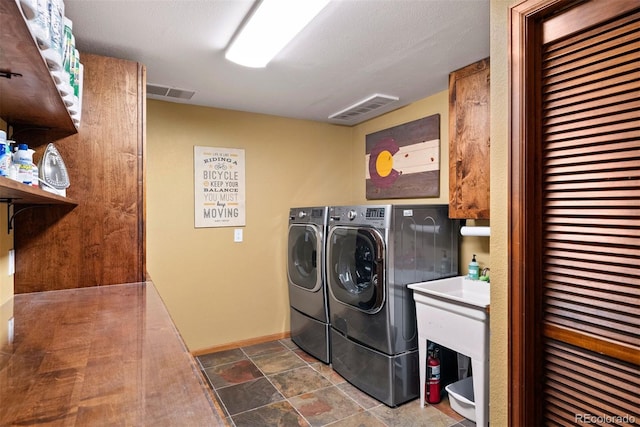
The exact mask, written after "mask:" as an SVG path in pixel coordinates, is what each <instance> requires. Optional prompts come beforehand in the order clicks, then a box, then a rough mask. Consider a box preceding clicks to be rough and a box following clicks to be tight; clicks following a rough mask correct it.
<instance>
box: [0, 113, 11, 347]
mask: <svg viewBox="0 0 640 427" xmlns="http://www.w3.org/2000/svg"><path fill="white" fill-rule="evenodd" d="M0 129H1V130H4V131H6V130H7V124H6V123H5V122H4V121H2V120H0ZM6 224H7V209H6V208H5V207H4V206H2V209H0V227H6ZM3 230H4V231H0V342H3V343H4V342H7V322H8V321H9V319H10V318H11V317H13V276H9V274H8V273H7V272H8V267H9V262H8V261H9V250H10V249H13V232H11V233H7V231H6V230H7V229H6V228H4V229H3Z"/></svg>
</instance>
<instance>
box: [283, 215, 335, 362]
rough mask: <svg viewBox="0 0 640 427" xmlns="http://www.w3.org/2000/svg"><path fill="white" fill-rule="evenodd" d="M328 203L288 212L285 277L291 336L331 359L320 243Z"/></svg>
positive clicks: (321, 357) (319, 356)
mask: <svg viewBox="0 0 640 427" xmlns="http://www.w3.org/2000/svg"><path fill="white" fill-rule="evenodd" d="M327 212H328V207H326V206H325V207H304V208H292V209H290V212H289V232H288V251H287V252H288V255H287V277H288V282H289V304H290V307H291V339H292V340H293V342H294V343H296V344H297V345H298V346H299V347H300V348H301V349H303V350H304V351H306V352H307V353H309V354H311V355H312V356H314V357H315V358H317V359H319V360H321V361H323V362H325V363H330V362H331V347H330V344H329V336H330V334H329V309H328V304H327V289H326V286H325V269H324V259H325V256H324V247H325V233H326V228H327Z"/></svg>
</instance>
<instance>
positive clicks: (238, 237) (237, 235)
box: [233, 228, 242, 242]
mask: <svg viewBox="0 0 640 427" xmlns="http://www.w3.org/2000/svg"><path fill="white" fill-rule="evenodd" d="M233 241H234V242H242V228H236V229H235V230H233Z"/></svg>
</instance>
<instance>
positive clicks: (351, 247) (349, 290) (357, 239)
mask: <svg viewBox="0 0 640 427" xmlns="http://www.w3.org/2000/svg"><path fill="white" fill-rule="evenodd" d="M328 238H329V240H328V241H329V244H328V247H327V283H328V284H329V291H330V292H331V295H332V296H333V298H334V299H335V300H337V301H338V302H341V303H343V304H346V305H348V306H350V307H353V308H355V309H357V310H360V311H364V312H366V313H370V314H373V313H377V312H378V311H380V309H381V308H382V306H383V305H384V301H385V292H384V282H385V280H384V274H385V272H384V257H385V254H384V240H383V238H382V236H381V235H380V233H379V232H378V231H377V230H375V229H373V228H368V227H347V226H336V227H334V228H332V229H331V231H330V232H329V236H328Z"/></svg>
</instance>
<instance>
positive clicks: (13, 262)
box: [8, 249, 16, 276]
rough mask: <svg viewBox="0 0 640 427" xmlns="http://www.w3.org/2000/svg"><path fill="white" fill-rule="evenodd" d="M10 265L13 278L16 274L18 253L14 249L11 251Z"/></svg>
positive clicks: (9, 268)
mask: <svg viewBox="0 0 640 427" xmlns="http://www.w3.org/2000/svg"><path fill="white" fill-rule="evenodd" d="M8 264H9V265H8V270H9V276H13V275H14V274H15V272H16V251H15V250H13V249H9V260H8Z"/></svg>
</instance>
